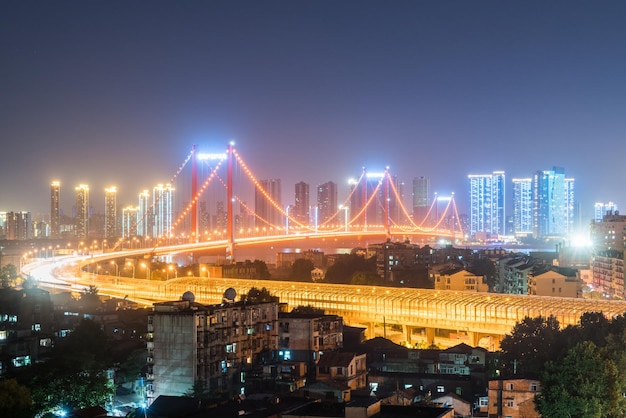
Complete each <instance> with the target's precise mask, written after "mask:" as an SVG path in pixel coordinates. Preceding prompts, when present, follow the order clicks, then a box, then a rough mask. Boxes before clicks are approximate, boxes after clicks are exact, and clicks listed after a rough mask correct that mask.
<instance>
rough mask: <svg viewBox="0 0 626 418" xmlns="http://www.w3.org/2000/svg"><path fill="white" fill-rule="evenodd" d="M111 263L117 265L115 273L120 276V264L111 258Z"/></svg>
mask: <svg viewBox="0 0 626 418" xmlns="http://www.w3.org/2000/svg"><path fill="white" fill-rule="evenodd" d="M111 265H112V266H115V275H116V276H117V277H119V276H120V268H119V266H118V265H117V263H116V262H115V261H113V260H111Z"/></svg>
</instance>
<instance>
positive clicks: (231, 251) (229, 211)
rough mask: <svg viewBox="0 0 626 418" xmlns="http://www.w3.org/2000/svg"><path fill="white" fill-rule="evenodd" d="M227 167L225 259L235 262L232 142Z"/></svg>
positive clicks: (229, 147)
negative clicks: (226, 242) (226, 240)
mask: <svg viewBox="0 0 626 418" xmlns="http://www.w3.org/2000/svg"><path fill="white" fill-rule="evenodd" d="M227 157H228V167H227V174H226V216H227V222H226V225H227V226H226V233H227V235H228V237H227V239H228V245H227V247H226V259H227V260H230V261H231V262H234V261H235V242H234V241H235V237H234V232H233V231H234V228H233V142H232V141H231V142H229V143H228V156H227Z"/></svg>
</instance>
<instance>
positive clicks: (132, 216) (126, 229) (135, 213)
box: [122, 206, 139, 239]
mask: <svg viewBox="0 0 626 418" xmlns="http://www.w3.org/2000/svg"><path fill="white" fill-rule="evenodd" d="M138 222H139V206H127V207H125V208H123V209H122V237H123V238H124V239H127V238H130V237H132V236H133V235H135V234H137V223H138Z"/></svg>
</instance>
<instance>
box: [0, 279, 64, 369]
mask: <svg viewBox="0 0 626 418" xmlns="http://www.w3.org/2000/svg"><path fill="white" fill-rule="evenodd" d="M53 312H54V309H53V306H52V302H51V301H50V292H48V291H46V290H42V289H39V288H36V287H32V288H31V287H29V288H25V289H21V290H16V289H13V288H10V287H3V288H0V376H2V375H4V374H5V373H7V372H9V371H11V370H14V369H19V368H22V367H27V366H30V365H31V364H35V363H36V362H39V361H40V360H41V358H42V356H44V355H45V354H47V353H49V352H50V351H51V350H52V339H53Z"/></svg>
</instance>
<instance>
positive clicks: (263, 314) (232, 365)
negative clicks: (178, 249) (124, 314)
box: [148, 292, 278, 400]
mask: <svg viewBox="0 0 626 418" xmlns="http://www.w3.org/2000/svg"><path fill="white" fill-rule="evenodd" d="M277 326H278V303H277V302H263V303H249V302H248V303H246V302H230V303H229V302H224V303H222V304H216V305H202V304H199V303H196V302H195V298H194V295H193V294H192V293H191V292H185V294H184V295H183V297H182V299H181V300H178V301H170V302H161V303H156V304H154V311H153V312H152V314H151V315H150V316H149V318H148V363H149V371H148V381H149V383H148V398H149V400H150V399H151V398H155V397H157V396H159V395H172V396H181V395H184V394H186V393H189V392H190V391H191V390H192V388H194V386H195V385H198V384H200V385H204V386H205V390H207V391H209V392H213V393H218V394H230V395H232V394H236V393H241V392H242V390H243V388H244V383H245V382H244V381H243V380H244V378H245V372H246V371H248V370H250V369H251V368H252V364H253V362H255V361H259V362H260V357H261V355H262V354H263V355H267V356H268V357H271V353H273V352H274V351H275V350H276V349H277V346H278V331H277Z"/></svg>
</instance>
